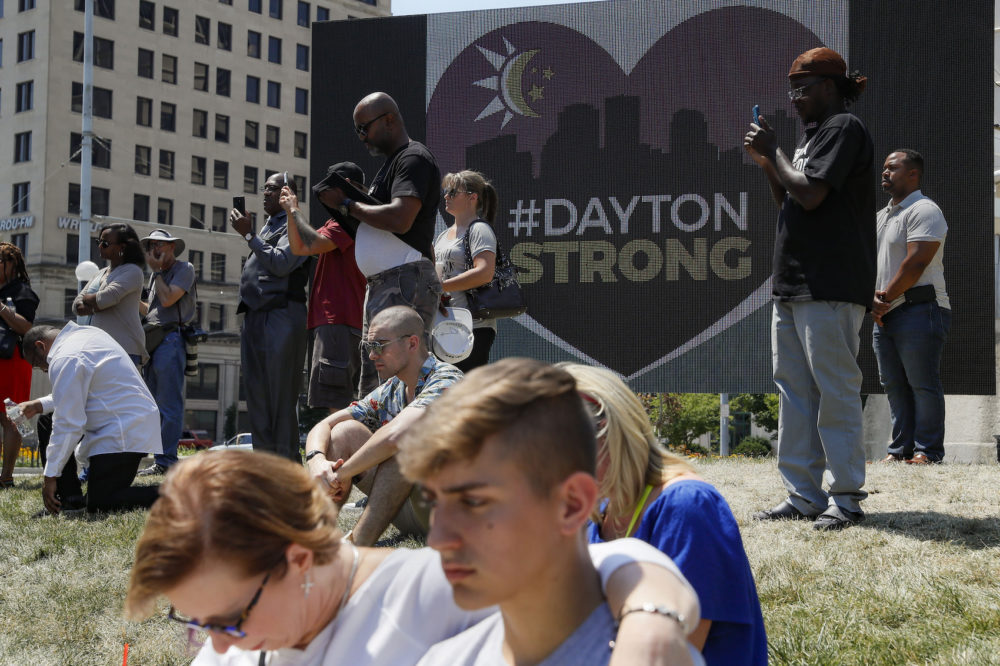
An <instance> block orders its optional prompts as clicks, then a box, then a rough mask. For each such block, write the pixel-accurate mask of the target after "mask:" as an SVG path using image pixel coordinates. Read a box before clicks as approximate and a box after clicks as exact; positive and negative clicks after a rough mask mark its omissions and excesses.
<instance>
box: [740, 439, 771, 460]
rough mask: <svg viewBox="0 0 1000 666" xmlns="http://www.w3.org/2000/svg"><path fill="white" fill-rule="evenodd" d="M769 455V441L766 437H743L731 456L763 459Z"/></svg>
mask: <svg viewBox="0 0 1000 666" xmlns="http://www.w3.org/2000/svg"><path fill="white" fill-rule="evenodd" d="M770 454H771V440H769V439H768V438H767V437H759V436H756V435H751V436H750V437H744V438H743V441H741V442H740V443H739V444H737V445H736V448H734V449H733V455H737V456H744V457H747V458H764V457H767V456H768V455H770Z"/></svg>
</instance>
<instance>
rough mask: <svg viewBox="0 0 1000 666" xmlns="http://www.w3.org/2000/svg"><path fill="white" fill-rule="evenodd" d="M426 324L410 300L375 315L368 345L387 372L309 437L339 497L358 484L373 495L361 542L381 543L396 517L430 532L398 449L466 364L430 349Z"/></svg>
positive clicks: (319, 467) (405, 527)
mask: <svg viewBox="0 0 1000 666" xmlns="http://www.w3.org/2000/svg"><path fill="white" fill-rule="evenodd" d="M423 330H424V328H423V321H422V319H421V318H420V315H419V314H417V312H416V311H415V310H414V309H413V308H410V307H407V306H404V305H396V306H392V307H389V308H386V309H385V310H383V311H381V312H380V313H378V314H377V315H375V317H374V318H372V321H371V324H370V326H369V327H368V332H367V335H366V337H365V340H364V342H362V348H363V350H364V352H365V354H367V356H368V358H369V359H371V360H372V361H374V363H375V366H376V369H377V370H378V372H379V375H380V376H384V377H388V379H386V381H385V382H384V383H383V384H382V385H381V386H379V387H378V388H376V389H375V390H374V391H372V392H371V393H369V394H368V395H366V396H365V397H364V398H362V399H360V400H358V401H357V402H355V403H353V404H351V406H350V407H347V408H346V409H342V410H340V411H339V412H335V413H334V414H331V415H330V416H328V417H327V418H325V419H323V420H322V421H320V422H319V423H317V424H316V426H315V427H313V429H312V430H311V431H310V432H309V437H308V439H307V440H306V462H307V465H308V467H309V471H310V473H312V475H313V476H314V477H315V478H316V479H317V481H318V482H319V483H321V484H323V485H324V486H326V487H327V488H328V489H329V492H330V496H331V497H332V498H333V500H334V502H336V503H337V504H339V505H341V506H342V505H343V504H344V502H345V501H347V498H348V496H349V495H350V493H351V486H352V485H354V484H356V485H357V486H358V488H359V489H360V490H361V491H362V492H364V493H365V494H366V495H367V496H368V503H367V505H366V506H365V509H364V512H363V513H362V514H361V517H360V518H359V519H358V523H357V525H356V526H355V527H354V530H353V532H352V533H351V535H350V538H351V539H352V540H353V541H354V542H355V543H356V544H358V545H360V546H371V545H374V544H375V542H376V541H377V540H378V539H379V537H380V536H381V535H382V533H383V532H384V531H385V529H386V528H387V527H388V526H389V524H390V523H392V524H393V525H395V526H396V527H397V528H398V529H399V531H400V532H401V533H403V534H414V535H420V536H423V535H425V534H426V533H427V527H428V520H427V519H428V512H427V509H426V507H424V506H423V504H422V502H421V501H420V498H419V494H418V493H417V492H416V491H415V490H414V486H413V484H412V483H411V482H409V481H407V480H406V479H405V478H404V477H403V476H402V474H401V473H400V471H399V465H398V464H397V462H396V459H395V456H396V452H397V451H398V450H399V441H400V439H401V438H402V436H403V435H404V434H405V432H406V430H407V429H408V428H410V427H412V426H413V425H414V424H415V423H416V422H417V420H418V419H419V418H420V417H421V416H422V415H423V412H424V408H425V407H427V405H429V404H430V403H431V402H432V401H433V400H434V399H435V398H437V397H438V396H440V395H441V394H442V393H443V392H444V391H445V390H446V389H448V388H449V387H451V386H452V385H453V384H454V383H455V382H457V381H459V380H460V379H461V378H462V371H461V370H459V369H458V368H456V367H455V366H453V365H449V364H448V363H443V362H441V361H438V360H437V359H436V358H434V356H432V355H431V354H430V353H429V352H428V351H427V344H426V342H425V338H424V335H423Z"/></svg>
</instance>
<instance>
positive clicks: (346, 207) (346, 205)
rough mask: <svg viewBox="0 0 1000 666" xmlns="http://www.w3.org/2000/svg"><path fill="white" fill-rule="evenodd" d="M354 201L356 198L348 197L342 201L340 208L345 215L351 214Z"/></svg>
mask: <svg viewBox="0 0 1000 666" xmlns="http://www.w3.org/2000/svg"><path fill="white" fill-rule="evenodd" d="M352 203H354V199H348V198H347V197H345V198H344V200H343V201H342V202H341V203H340V207H339V210H340V212H341V213H343V214H344V215H350V210H351V204H352Z"/></svg>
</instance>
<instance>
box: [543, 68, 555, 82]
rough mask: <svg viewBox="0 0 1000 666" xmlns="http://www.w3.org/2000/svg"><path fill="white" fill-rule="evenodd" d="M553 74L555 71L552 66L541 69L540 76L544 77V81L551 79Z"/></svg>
mask: <svg viewBox="0 0 1000 666" xmlns="http://www.w3.org/2000/svg"><path fill="white" fill-rule="evenodd" d="M555 75H556V73H555V71H553V69H552V67H546V68H545V69H543V70H542V78H544V79H545V80H546V81H551V80H552V77H553V76H555Z"/></svg>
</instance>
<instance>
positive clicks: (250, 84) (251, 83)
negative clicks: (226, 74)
mask: <svg viewBox="0 0 1000 666" xmlns="http://www.w3.org/2000/svg"><path fill="white" fill-rule="evenodd" d="M247 101H248V102H251V103H253V104H260V77H258V76H250V75H249V74H247Z"/></svg>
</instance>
